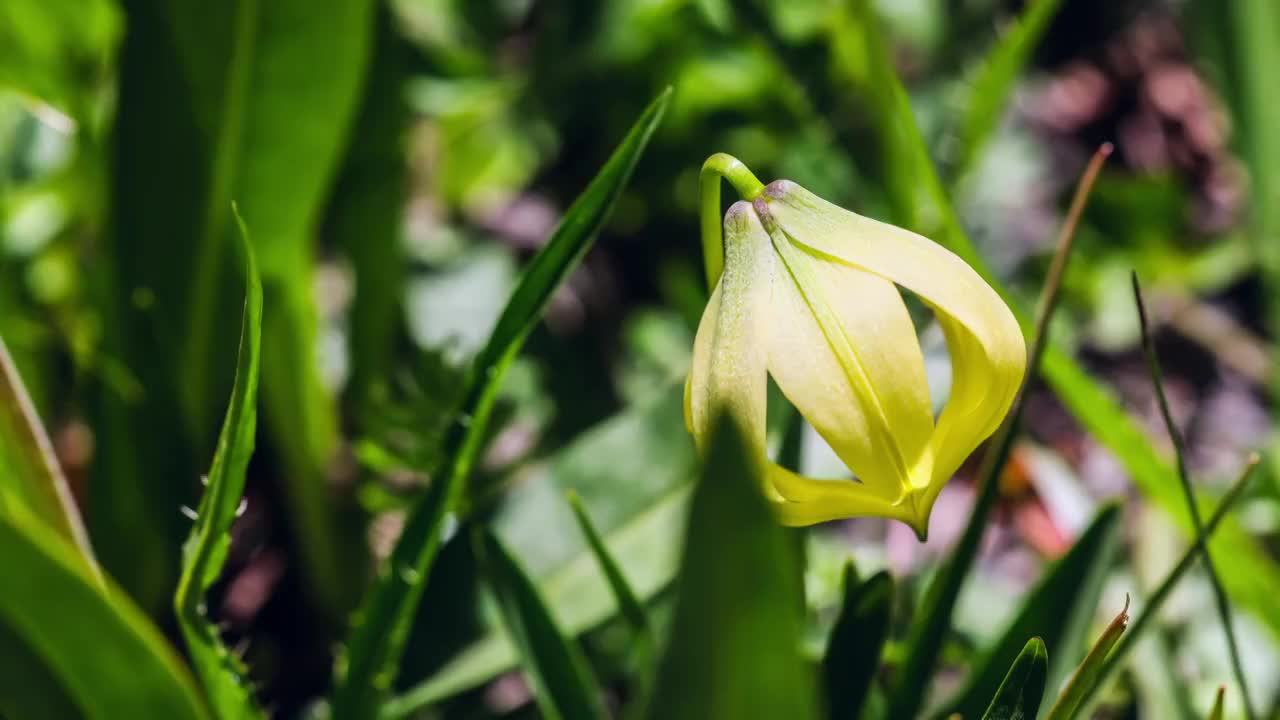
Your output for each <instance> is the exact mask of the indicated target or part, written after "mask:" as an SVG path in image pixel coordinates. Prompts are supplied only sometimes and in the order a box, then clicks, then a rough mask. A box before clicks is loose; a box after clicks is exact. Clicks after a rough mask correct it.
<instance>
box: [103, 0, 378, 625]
mask: <svg viewBox="0 0 1280 720" xmlns="http://www.w3.org/2000/svg"><path fill="white" fill-rule="evenodd" d="M123 5H124V9H125V16H126V21H127V25H128V28H129V31H128V33H127V34H126V36H125V41H124V44H123V49H122V53H121V59H120V73H119V74H120V87H119V100H118V103H117V104H116V107H117V108H118V111H117V115H116V126H115V132H114V140H115V146H114V148H113V152H112V155H113V156H114V157H115V158H117V159H120V161H119V162H116V163H114V167H113V177H112V197H111V198H110V208H111V215H112V217H111V227H110V243H109V244H108V246H107V247H106V248H104V251H103V253H102V254H103V256H104V257H106V258H110V260H111V263H112V264H111V265H110V266H109V268H108V270H110V274H109V275H108V277H107V287H105V288H104V296H105V298H106V299H107V300H108V301H109V303H110V305H108V306H107V307H106V308H105V312H106V319H107V322H106V324H107V327H106V331H105V332H104V336H105V338H106V340H107V345H108V346H107V347H106V348H105V352H107V353H108V354H109V355H111V356H114V357H118V358H120V359H121V360H122V361H123V362H124V363H125V365H126V366H127V367H128V368H129V370H130V371H131V372H132V373H133V374H134V375H135V376H136V377H137V380H138V382H139V383H140V384H141V386H142V393H141V394H140V395H139V396H138V397H135V398H122V397H118V396H116V395H114V394H113V393H110V392H108V391H105V390H104V391H103V392H102V396H103V397H102V398H101V407H100V408H99V418H98V419H97V421H96V423H95V428H107V427H109V428H110V430H109V432H110V433H112V435H110V436H108V437H104V438H103V440H104V442H102V443H101V444H100V445H98V447H99V448H101V449H102V451H103V454H102V456H100V457H97V458H96V460H97V463H98V464H97V467H96V476H95V478H94V482H93V483H92V486H93V488H94V490H93V494H94V498H93V500H94V502H93V507H94V512H93V513H91V514H90V517H91V522H92V524H93V527H92V528H91V529H92V530H93V534H94V535H95V537H100V538H104V540H103V541H102V547H100V548H99V550H100V553H101V555H102V557H103V563H104V565H105V566H106V567H107V568H108V569H109V570H110V571H111V572H112V573H113V574H119V576H120V577H121V578H122V579H123V581H124V583H125V585H126V587H128V588H129V589H130V591H131V592H133V593H135V594H136V595H137V596H139V597H140V598H142V599H143V601H144V604H145V605H147V606H148V607H155V606H157V605H158V604H159V603H160V602H164V601H167V599H168V597H169V596H170V593H171V592H172V583H173V581H174V577H173V574H172V572H173V569H174V568H176V567H177V566H178V562H177V557H176V553H175V550H176V547H177V545H178V543H177V542H176V541H177V539H178V538H180V537H181V536H182V534H183V532H184V531H185V529H186V528H185V527H184V526H183V524H182V522H181V517H180V516H175V514H174V508H176V507H178V506H179V505H181V504H182V503H184V502H187V501H188V500H189V498H188V493H189V488H190V486H189V485H188V484H187V483H186V482H184V480H186V479H194V478H195V477H197V476H198V475H199V473H200V472H201V471H203V470H204V468H205V465H204V464H205V462H206V461H207V458H208V453H209V451H210V450H211V449H212V447H213V445H214V441H215V437H216V428H217V423H218V422H219V419H220V412H221V401H222V398H225V397H226V396H227V395H228V394H229V392H230V388H231V383H232V379H231V376H230V369H231V368H232V367H234V357H235V338H236V337H237V336H238V330H239V328H238V327H237V325H236V322H235V319H236V318H238V317H239V305H240V301H241V298H242V295H241V292H240V281H239V275H240V273H239V267H238V265H237V264H236V263H235V262H234V261H233V260H232V258H233V257H234V252H232V251H231V249H232V248H234V247H235V245H234V237H235V229H234V223H233V222H232V217H231V213H230V207H231V203H232V202H233V201H235V202H237V203H238V205H239V207H240V210H241V212H242V213H243V215H244V218H245V220H246V221H247V222H248V224H249V225H250V226H251V227H252V228H253V230H254V243H255V250H256V251H257V253H258V262H259V265H260V268H261V272H262V278H263V286H264V290H265V293H266V297H267V302H266V307H267V312H266V315H265V316H264V318H263V332H264V335H265V336H266V337H268V338H270V342H268V343H266V344H265V345H264V354H263V364H262V374H263V387H262V393H263V405H264V412H265V418H266V421H267V425H268V430H269V431H270V433H271V435H272V439H273V443H272V444H273V446H274V447H275V448H277V449H278V451H279V453H280V459H281V462H282V465H283V472H282V473H281V476H282V477H283V478H284V479H285V481H286V482H285V490H286V492H285V495H286V500H287V502H288V503H289V506H290V520H291V522H290V525H291V527H292V528H293V529H294V530H295V531H296V532H297V534H298V537H297V539H296V540H295V542H294V543H293V546H294V547H295V548H296V549H297V550H298V552H299V560H300V561H301V564H302V569H303V573H304V574H305V575H306V577H307V579H308V580H309V581H310V583H311V585H312V587H313V589H314V592H315V593H316V595H317V596H318V597H319V599H320V604H321V605H322V607H324V608H326V609H328V610H329V611H330V612H331V613H336V612H339V611H341V610H342V608H343V606H344V605H346V604H348V603H347V602H346V600H347V597H348V596H350V595H351V594H352V593H353V591H354V590H356V589H357V588H355V587H353V584H352V583H350V582H349V573H350V572H352V570H353V569H355V570H357V571H358V568H359V563H358V560H359V559H360V558H361V557H362V556H363V552H362V548H361V546H360V543H359V538H360V537H361V535H360V533H359V532H358V529H359V528H358V527H357V528H352V530H355V531H356V532H347V531H345V530H346V528H345V526H343V525H341V524H339V523H338V522H336V520H335V519H334V517H333V509H332V508H331V507H330V506H329V504H328V498H329V497H330V494H329V493H327V492H325V488H324V485H323V482H324V478H325V475H324V472H325V470H326V468H327V466H328V463H329V462H330V460H331V455H332V454H333V452H334V451H335V449H336V419H335V413H334V408H333V407H332V402H331V400H330V398H328V396H327V393H326V391H325V390H324V389H323V388H322V386H321V384H320V380H319V375H318V367H317V363H316V362H315V354H314V353H315V348H316V337H315V335H316V328H315V324H316V317H315V316H316V309H315V306H314V300H313V292H312V291H313V288H312V271H313V267H314V264H315V263H314V252H313V246H314V240H315V234H316V227H315V226H316V224H317V222H318V221H319V219H320V208H321V204H322V203H323V202H324V200H325V199H326V198H327V196H328V192H329V190H330V186H331V183H332V180H333V177H334V175H335V172H336V170H337V167H338V164H339V161H340V159H341V156H342V152H343V148H344V145H345V143H346V142H347V141H348V134H349V132H350V129H351V123H352V120H353V117H354V114H355V110H356V106H357V102H358V100H359V94H360V88H361V84H362V82H363V80H364V75H365V68H366V65H367V62H366V61H367V56H368V54H369V52H368V50H369V41H370V38H371V36H372V19H373V8H374V2H373V0H333V1H332V2H325V3H322V4H316V3H311V2H307V1H306V0H273V1H271V2H266V1H264V0H230V1H228V2H224V3H215V4H210V3H204V2H199V1H198V0H173V1H168V0H126V1H125V2H124V3H123ZM104 274H105V273H104ZM114 433H119V436H115V435H114ZM138 437H146V438H148V447H147V450H146V452H143V451H141V450H139V449H136V448H133V447H131V445H133V444H135V443H136V438H138ZM107 540H109V542H107Z"/></svg>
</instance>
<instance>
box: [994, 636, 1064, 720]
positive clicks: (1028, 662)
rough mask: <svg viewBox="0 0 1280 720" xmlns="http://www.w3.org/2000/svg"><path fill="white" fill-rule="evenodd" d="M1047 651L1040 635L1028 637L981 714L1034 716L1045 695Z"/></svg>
mask: <svg viewBox="0 0 1280 720" xmlns="http://www.w3.org/2000/svg"><path fill="white" fill-rule="evenodd" d="M1048 670H1049V654H1048V652H1047V651H1046V650H1045V647H1044V642H1043V641H1041V640H1040V638H1038V637H1037V638H1031V639H1030V640H1028V641H1027V644H1026V645H1025V646H1023V648H1022V652H1020V653H1018V657H1017V658H1015V659H1014V661H1013V665H1011V666H1010V667H1009V672H1008V673H1007V674H1005V676H1004V680H1001V681H1000V687H999V688H997V689H996V694H995V696H993V697H992V698H991V704H990V705H988V706H987V710H986V712H984V713H983V714H982V718H983V720H1035V717H1036V713H1037V712H1038V711H1039V710H1040V699H1041V698H1042V697H1044V686H1045V675H1046V674H1047V673H1048Z"/></svg>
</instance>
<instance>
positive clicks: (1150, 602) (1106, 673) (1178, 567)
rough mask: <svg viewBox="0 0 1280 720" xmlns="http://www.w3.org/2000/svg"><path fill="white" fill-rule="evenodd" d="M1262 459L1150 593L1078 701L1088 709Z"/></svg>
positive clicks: (1251, 462) (1249, 466)
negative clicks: (1127, 629)
mask: <svg viewBox="0 0 1280 720" xmlns="http://www.w3.org/2000/svg"><path fill="white" fill-rule="evenodd" d="M1258 462H1259V458H1258V456H1257V455H1252V456H1250V457H1249V459H1248V461H1247V463H1246V464H1245V468H1244V471H1243V472H1241V473H1240V478H1239V479H1238V480H1236V482H1235V483H1234V484H1233V485H1232V486H1231V489H1229V490H1227V493H1226V494H1225V495H1223V496H1222V500H1221V501H1220V502H1219V503H1218V507H1217V508H1216V509H1215V510H1214V511H1213V514H1212V515H1210V516H1209V520H1208V521H1207V522H1206V523H1205V525H1204V532H1202V533H1200V534H1199V535H1197V536H1196V540H1195V542H1194V543H1192V544H1191V546H1190V547H1189V548H1187V551H1186V552H1185V553H1183V555H1182V557H1181V558H1179V559H1178V562H1177V563H1176V564H1175V565H1174V566H1173V569H1172V570H1170V571H1169V574H1168V575H1166V576H1165V578H1164V580H1162V581H1161V582H1160V584H1159V585H1158V586H1157V587H1156V590H1155V592H1153V593H1151V597H1149V598H1148V599H1147V602H1146V605H1145V606H1144V607H1143V608H1142V612H1141V613H1139V614H1138V617H1137V618H1136V619H1135V620H1134V621H1133V625H1132V626H1131V627H1130V628H1129V631H1128V632H1127V633H1125V634H1124V636H1123V637H1121V638H1120V642H1118V643H1116V646H1115V648H1114V649H1113V650H1112V651H1111V654H1110V655H1108V656H1107V658H1106V661H1105V662H1104V663H1103V665H1102V669H1101V670H1100V671H1099V672H1098V675H1097V681H1096V682H1094V683H1093V684H1091V685H1090V686H1089V687H1088V688H1086V689H1085V691H1084V694H1083V696H1082V697H1081V699H1080V702H1079V703H1078V707H1080V708H1088V707H1089V701H1090V700H1091V699H1092V697H1093V696H1094V695H1095V694H1096V693H1097V691H1098V690H1101V689H1102V688H1104V687H1106V684H1107V680H1109V679H1110V678H1111V676H1112V675H1113V674H1115V672H1116V671H1117V670H1119V669H1120V666H1121V665H1122V664H1123V662H1124V660H1125V657H1126V656H1127V655H1128V653H1129V650H1130V649H1132V647H1133V644H1134V643H1135V642H1137V640H1138V638H1140V637H1142V632H1143V631H1144V630H1145V629H1146V628H1147V626H1148V625H1149V624H1150V623H1151V622H1152V621H1153V620H1154V619H1155V618H1156V616H1157V615H1159V613H1160V609H1161V607H1163V606H1164V603H1165V601H1166V600H1168V599H1169V595H1170V594H1171V593H1172V592H1173V588H1174V587H1175V586H1177V584H1178V581H1179V580H1181V579H1182V576H1183V575H1185V574H1186V572H1187V570H1189V569H1190V568H1191V566H1192V565H1193V564H1194V563H1195V561H1196V559H1197V558H1199V557H1200V556H1201V554H1202V553H1204V551H1205V548H1206V547H1207V544H1208V542H1209V538H1210V537H1211V536H1212V535H1213V532H1214V531H1215V530H1217V529H1218V525H1219V524H1220V523H1221V522H1222V521H1223V520H1224V519H1225V518H1226V517H1227V513H1228V512H1229V511H1230V510H1231V508H1232V507H1233V506H1234V505H1235V503H1236V501H1237V500H1239V499H1240V497H1241V495H1242V494H1243V493H1244V489H1245V486H1246V485H1248V483H1249V479H1250V477H1251V476H1252V475H1253V470H1254V468H1255V467H1257V465H1258Z"/></svg>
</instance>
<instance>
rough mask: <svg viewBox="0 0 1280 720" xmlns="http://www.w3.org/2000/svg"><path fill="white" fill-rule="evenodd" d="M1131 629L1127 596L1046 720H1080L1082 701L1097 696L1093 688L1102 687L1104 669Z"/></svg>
mask: <svg viewBox="0 0 1280 720" xmlns="http://www.w3.org/2000/svg"><path fill="white" fill-rule="evenodd" d="M1128 626H1129V598H1128V596H1125V599H1124V609H1123V610H1121V611H1120V614H1119V615H1116V616H1115V618H1114V619H1112V621H1111V623H1110V624H1109V625H1107V629H1106V630H1104V631H1103V632H1102V636H1101V637H1099V638H1098V641H1097V642H1095V643H1094V644H1093V647H1092V648H1090V650H1089V654H1088V655H1085V657H1084V662H1082V663H1080V667H1078V668H1076V671H1075V674H1073V675H1072V676H1071V680H1070V682H1068V683H1067V686H1066V688H1064V689H1063V690H1062V694H1061V695H1059V696H1058V701H1057V702H1055V703H1054V704H1053V707H1051V708H1049V714H1048V715H1046V716H1045V720H1071V718H1074V717H1075V716H1076V713H1078V712H1079V710H1080V708H1081V707H1082V704H1081V701H1082V700H1083V699H1084V697H1085V694H1086V693H1091V692H1093V688H1094V687H1095V686H1097V685H1098V684H1099V682H1100V677H1099V672H1101V670H1102V665H1103V663H1104V662H1106V659H1107V655H1108V654H1109V653H1110V652H1111V649H1112V648H1113V647H1115V645H1116V643H1117V642H1119V641H1120V636H1121V635H1123V634H1124V630H1125V628H1126V627H1128Z"/></svg>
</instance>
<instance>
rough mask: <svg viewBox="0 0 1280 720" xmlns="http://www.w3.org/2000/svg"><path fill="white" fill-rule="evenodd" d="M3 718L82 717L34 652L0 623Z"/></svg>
mask: <svg viewBox="0 0 1280 720" xmlns="http://www.w3.org/2000/svg"><path fill="white" fill-rule="evenodd" d="M0 667H2V668H4V672H0V718H22V717H32V718H40V719H41V720H78V718H81V717H83V714H82V713H81V712H80V710H79V709H78V708H77V707H76V706H75V702H74V698H72V697H71V695H70V694H68V692H67V690H66V688H64V687H63V686H62V683H61V682H59V681H58V678H57V677H55V676H54V675H53V673H52V672H51V671H50V669H49V668H47V667H45V664H44V661H43V660H42V659H41V658H40V656H39V655H37V654H36V652H35V650H33V649H32V648H31V646H30V645H29V644H28V643H27V642H26V641H25V640H23V639H22V637H21V636H19V635H18V634H17V633H16V632H14V630H13V629H12V628H10V627H9V626H8V625H7V624H5V623H4V622H0Z"/></svg>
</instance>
